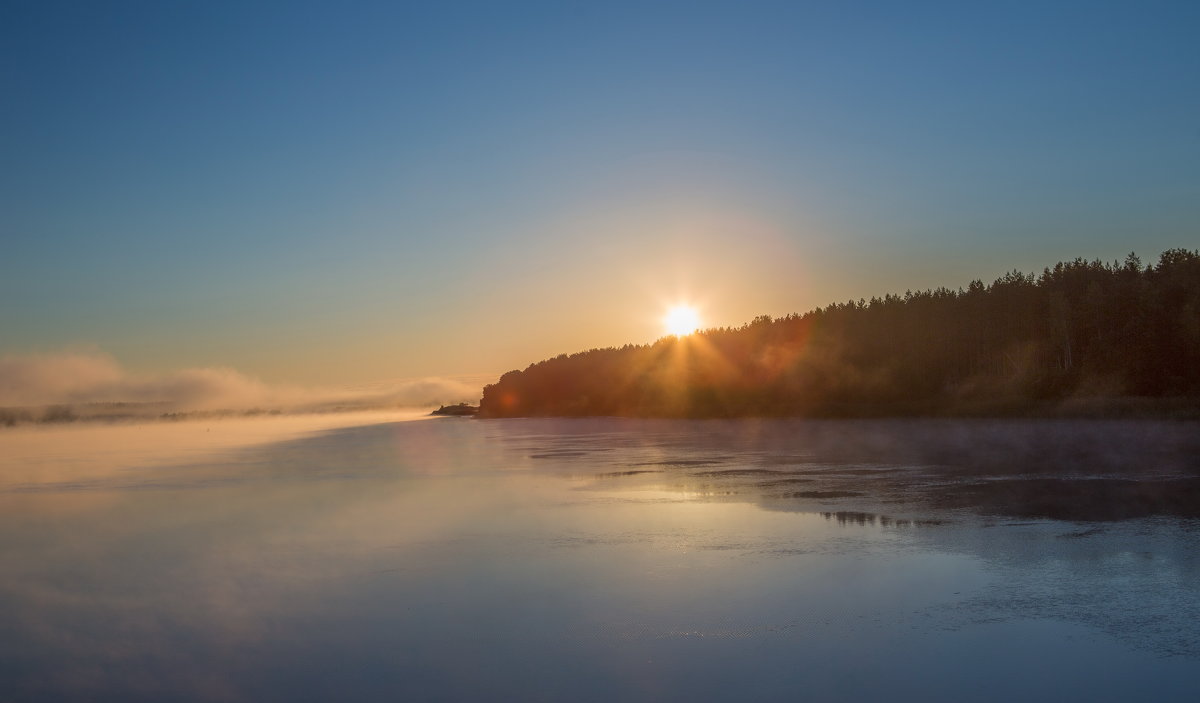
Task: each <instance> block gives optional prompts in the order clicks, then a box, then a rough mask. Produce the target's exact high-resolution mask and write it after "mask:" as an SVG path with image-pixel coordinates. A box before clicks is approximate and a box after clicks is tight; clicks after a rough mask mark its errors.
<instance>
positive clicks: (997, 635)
mask: <svg viewBox="0 0 1200 703" xmlns="http://www.w3.org/2000/svg"><path fill="white" fill-rule="evenodd" d="M230 422H232V421H230ZM245 422H253V421H250V420H248V421H245ZM259 427H261V426H259ZM108 429H111V430H113V431H116V429H117V428H108ZM234 429H235V428H234V427H233V426H231V425H225V426H221V427H217V430H218V432H219V433H220V432H224V433H226V434H237V432H235V431H234ZM300 429H301V430H306V431H304V432H299V431H293V432H292V433H291V434H288V435H286V438H283V439H280V441H267V440H268V439H269V438H268V437H265V436H259V437H256V438H255V441H249V442H247V441H237V442H224V443H222V442H215V443H209V444H205V443H203V442H192V443H191V444H190V445H188V446H184V445H185V444H186V443H182V442H180V441H179V440H178V439H175V440H170V441H168V442H167V444H168V445H171V444H174V446H177V447H181V448H180V449H178V450H177V451H175V452H174V453H171V452H164V451H160V450H156V451H154V452H149V453H148V452H147V450H146V449H145V447H146V446H158V445H156V443H155V442H156V441H155V439H154V437H155V433H156V432H160V433H161V432H165V431H166V430H162V429H155V428H154V427H152V426H151V427H149V428H143V430H142V432H143V435H144V437H143V439H142V440H141V444H140V445H139V442H137V441H133V440H127V441H126V445H124V446H126V449H122V448H121V447H116V446H110V447H109V449H107V450H105V451H103V452H100V451H97V450H95V448H94V445H86V444H80V445H79V446H91V447H92V449H91V450H89V451H88V452H84V453H83V454H82V455H80V453H79V452H73V450H72V447H73V446H75V445H73V444H72V443H71V442H70V439H69V432H67V431H66V430H64V431H63V433H60V434H59V435H54V436H53V437H52V439H53V441H45V442H43V443H42V444H41V445H38V444H37V441H36V440H30V439H28V438H25V439H22V440H21V441H22V442H24V444H22V445H21V447H22V448H21V450H20V452H16V451H10V452H8V453H7V454H6V457H7V458H6V459H5V460H4V461H3V462H2V463H0V472H2V475H0V567H2V568H3V573H4V578H3V579H2V580H0V681H3V682H4V686H3V690H4V691H5V697H6V699H12V700H46V699H78V700H112V701H117V700H121V701H126V700H164V699H171V700H235V701H236V700H328V699H331V698H334V697H343V698H345V697H353V698H355V699H366V700H372V699H388V700H396V699H407V700H463V699H501V698H510V699H514V700H518V699H519V700H564V699H575V700H614V699H621V700H727V699H735V698H736V699H743V700H779V699H781V698H797V697H799V698H805V699H813V700H822V699H823V700H831V699H832V700H838V699H840V700H851V699H853V700H858V699H863V698H867V697H879V696H885V697H887V698H888V699H891V700H950V699H964V700H965V699H970V700H1012V699H1017V698H1020V699H1025V700H1051V699H1056V700H1064V699H1065V700H1129V699H1134V698H1139V699H1142V698H1147V697H1150V696H1153V697H1156V698H1159V699H1165V700H1185V699H1186V700H1191V698H1192V695H1193V694H1194V693H1193V692H1194V690H1195V686H1196V685H1197V683H1200V679H1198V674H1197V672H1198V671H1200V625H1198V624H1197V623H1200V597H1198V596H1200V592H1198V591H1200V557H1197V554H1200V552H1198V550H1197V547H1200V526H1198V525H1197V520H1196V515H1197V513H1196V510H1195V502H1194V501H1193V499H1192V495H1193V494H1192V493H1191V491H1193V490H1194V483H1193V482H1194V481H1195V480H1196V475H1197V473H1198V471H1197V465H1196V461H1197V456H1200V452H1197V451H1196V442H1197V440H1196V437H1197V436H1198V433H1197V432H1196V429H1197V428H1196V426H1195V425H1188V424H1184V423H1132V424H1131V423H1109V422H1015V421H1014V422H1004V423H983V422H957V421H956V422H941V421H912V422H878V421H876V422H806V421H796V420H777V421H736V422H734V421H633V420H617V419H596V420H502V421H501V420H497V421H474V420H465V419H454V418H446V419H437V420H421V421H407V422H390V423H383V424H371V425H363V426H357V427H340V428H335V429H325V430H321V431H313V428H312V427H306V428H300ZM196 430H197V428H191V429H189V430H186V431H192V432H194V431H196ZM89 431H95V432H99V431H100V429H94V430H89ZM174 431H176V432H180V431H184V430H179V429H178V428H177V429H176V430H174ZM238 431H239V432H241V434H238V436H239V437H246V436H252V437H253V436H254V431H253V430H246V429H244V428H243V429H242V430H238ZM266 434H268V435H269V434H270V433H266ZM14 436H15V435H7V436H0V447H2V446H4V445H3V443H4V442H9V443H10V444H9V446H10V447H11V446H14V444H13V443H14V442H15V440H13V437H14ZM276 436H278V435H276ZM139 446H141V447H142V448H140V449H139ZM89 456H90V457H92V458H91V459H89ZM13 457H16V459H14V458H13Z"/></svg>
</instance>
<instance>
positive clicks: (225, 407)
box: [0, 352, 483, 425]
mask: <svg viewBox="0 0 1200 703" xmlns="http://www.w3.org/2000/svg"><path fill="white" fill-rule="evenodd" d="M474 381H475V379H473V378H470V377H467V378H458V379H454V378H417V379H397V380H394V381H388V382H383V383H378V384H374V385H372V386H366V387H357V388H336V387H304V386H296V385H279V384H268V383H264V382H263V381H261V380H259V379H257V378H254V377H252V376H248V375H246V374H244V373H241V372H239V371H237V370H236V369H232V368H227V367H204V368H190V369H181V370H177V371H171V372H166V373H157V374H139V373H134V372H131V371H129V370H128V369H125V368H124V367H122V366H121V364H120V363H119V362H118V361H117V360H116V359H114V358H113V357H112V356H110V355H107V354H104V353H102V352H61V353H50V354H30V355H10V356H5V357H0V424H10V425H11V424H15V423H16V422H38V421H61V420H71V419H87V418H101V417H105V418H125V417H153V416H169V417H179V416H186V415H187V414H190V413H215V412H230V413H238V412H249V411H255V412H280V413H286V412H329V411H343V410H366V409H378V408H392V407H427V406H435V405H438V404H442V403H456V402H460V401H468V402H472V403H473V402H475V401H477V400H478V399H479V396H480V389H481V387H482V385H483V380H480V381H479V382H478V383H475V382H474Z"/></svg>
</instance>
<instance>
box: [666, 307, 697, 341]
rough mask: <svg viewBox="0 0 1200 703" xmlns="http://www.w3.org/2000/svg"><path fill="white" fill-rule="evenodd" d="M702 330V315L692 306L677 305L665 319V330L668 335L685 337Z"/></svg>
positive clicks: (668, 312) (669, 311)
mask: <svg viewBox="0 0 1200 703" xmlns="http://www.w3.org/2000/svg"><path fill="white" fill-rule="evenodd" d="M699 328H700V315H699V314H698V313H697V312H696V309H695V308H693V307H691V306H690V305H676V306H674V307H672V308H671V309H670V310H668V311H667V314H666V316H665V317H663V329H664V330H665V331H666V333H667V334H673V335H675V336H676V337H684V336H687V335H689V334H691V333H693V332H695V331H696V330H697V329H699Z"/></svg>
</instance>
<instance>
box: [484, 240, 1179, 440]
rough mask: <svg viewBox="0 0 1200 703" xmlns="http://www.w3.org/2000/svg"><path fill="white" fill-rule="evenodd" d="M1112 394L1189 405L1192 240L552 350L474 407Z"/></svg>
mask: <svg viewBox="0 0 1200 703" xmlns="http://www.w3.org/2000/svg"><path fill="white" fill-rule="evenodd" d="M1114 399H1124V400H1125V401H1127V403H1128V402H1152V403H1153V404H1156V406H1158V407H1166V406H1170V407H1175V408H1182V409H1184V410H1185V411H1189V412H1192V413H1195V411H1196V409H1197V408H1198V407H1200V252H1196V251H1190V250H1186V249H1171V250H1168V251H1166V252H1164V253H1163V254H1162V255H1161V256H1160V257H1159V260H1158V262H1157V263H1156V264H1152V265H1149V266H1145V265H1143V264H1142V262H1141V260H1140V259H1139V258H1138V257H1137V256H1136V255H1134V254H1132V253H1131V254H1130V255H1129V256H1128V257H1126V259H1125V260H1124V261H1123V262H1111V263H1104V262H1101V261H1099V260H1093V261H1086V260H1084V259H1081V258H1080V259H1075V260H1074V261H1071V262H1065V263H1064V262H1060V263H1058V264H1056V265H1055V266H1054V267H1052V268H1046V269H1044V270H1043V271H1042V273H1041V274H1040V275H1034V274H1024V273H1021V272H1020V271H1011V272H1009V273H1006V274H1004V275H1003V276H1000V277H999V278H997V279H996V280H995V281H993V282H992V283H991V284H990V285H985V284H984V283H983V282H982V281H979V280H976V281H972V282H971V283H970V284H969V285H968V286H967V287H966V288H965V289H963V288H959V289H957V290H952V289H949V288H944V287H943V288H937V289H935V290H923V291H916V292H913V291H908V292H906V293H904V294H903V295H895V294H889V295H886V296H884V297H882V298H880V297H875V298H871V299H870V300H865V299H860V300H857V301H855V300H851V301H848V302H845V303H835V304H832V305H829V306H827V307H823V308H818V309H815V310H811V311H809V312H806V313H803V314H791V315H787V316H785V317H782V318H777V319H775V318H772V317H770V316H767V315H762V316H759V317H756V318H755V319H754V320H752V321H751V322H749V323H747V324H744V325H742V326H740V327H725V328H716V329H709V330H705V331H702V332H698V333H695V334H693V335H688V336H686V337H682V338H675V337H665V338H663V339H660V340H658V341H657V342H654V343H652V344H646V345H629V344H627V345H625V346H623V347H610V348H606V349H592V350H589V351H585V352H581V353H578V354H571V355H566V354H563V355H560V356H557V357H555V358H553V359H548V360H545V361H542V362H539V363H535V364H532V365H531V366H529V367H528V368H526V369H525V370H524V371H510V372H509V373H506V374H504V375H503V376H501V377H500V379H499V381H498V382H496V383H494V384H491V385H489V386H487V387H485V388H484V391H483V398H482V400H481V403H480V415H481V416H484V417H514V416H531V415H554V416H559V415H568V416H569V415H627V416H657V417H739V416H769V415H810V416H864V415H903V414H996V413H1020V412H1027V411H1037V410H1045V409H1047V408H1059V409H1061V408H1068V407H1075V408H1076V409H1080V408H1086V407H1090V406H1089V403H1090V404H1092V406H1094V405H1096V404H1097V403H1100V404H1103V402H1102V401H1113V400H1114ZM1134 399H1142V400H1141V401H1135V400H1134ZM1072 403H1073V404H1074V406H1072V405H1070V404H1072ZM1109 407H1113V405H1112V403H1109ZM1189 409H1190V410H1189Z"/></svg>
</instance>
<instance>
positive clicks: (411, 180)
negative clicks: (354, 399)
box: [0, 0, 1200, 383]
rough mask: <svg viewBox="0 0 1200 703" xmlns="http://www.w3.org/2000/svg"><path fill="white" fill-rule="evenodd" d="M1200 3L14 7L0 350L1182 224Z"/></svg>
mask: <svg viewBox="0 0 1200 703" xmlns="http://www.w3.org/2000/svg"><path fill="white" fill-rule="evenodd" d="M1198 36H1200V3H1196V2H1194V1H1193V2H1178V3H1155V2H1144V1H1143V2H1128V3H1104V2H1080V3H1046V2H1031V3H1015V2H1014V3H1007V2H1005V3H963V2H946V3H919V2H895V3H860V2H823V3H802V2H785V3H753V2H735V3H703V2H685V3H640V2H639V3H630V4H622V3H617V2H591V3H570V2H548V3H544V4H525V3H516V2H488V3H481V4H473V3H459V2H444V3H443V2H431V3H426V4H415V3H398V2H381V3H335V2H327V3H301V2H286V3H279V4H275V5H272V4H268V3H263V2H255V3H241V2H229V3H218V2H161V1H155V0H147V1H146V2H138V3H118V2H105V3H97V2H80V3H57V2H46V1H40V0H39V1H36V2H12V1H9V2H5V3H3V5H2V6H0V52H2V53H0V88H2V90H3V98H2V100H3V103H2V104H3V109H2V110H0V158H2V162H3V169H0V246H2V249H0V355H2V354H29V353H49V352H55V351H59V350H63V349H78V348H84V349H87V348H92V349H95V348H98V349H100V350H103V351H105V352H108V353H111V354H113V355H114V356H115V357H116V358H117V359H119V360H120V361H121V362H123V363H124V364H126V365H127V366H129V367H130V368H131V369H135V370H139V371H145V372H153V371H162V370H167V369H174V368H179V367H186V366H231V367H235V368H237V369H240V370H241V371H244V372H247V373H250V374H252V375H255V376H258V377H261V378H263V379H264V380H267V381H272V382H274V381H286V382H296V383H342V382H345V383H352V382H353V383H357V382H366V381H371V380H377V379H384V378H391V377H404V376H418V375H436V374H459V373H479V372H485V373H490V372H497V373H498V372H503V371H505V370H508V369H511V368H523V367H524V366H526V365H527V364H528V363H530V362H532V361H536V360H540V359H542V358H545V357H548V356H553V355H556V354H559V353H562V352H573V351H579V350H583V349H586V348H589V347H596V346H610V345H620V344H624V343H626V342H639V343H640V342H647V341H651V340H653V339H654V338H656V337H658V336H659V335H660V334H661V326H660V322H659V320H660V318H661V316H662V313H663V311H664V307H665V305H666V304H667V303H668V302H670V301H674V300H676V299H688V300H692V301H695V302H697V303H698V304H699V305H700V307H701V310H702V314H703V316H704V322H705V323H706V324H708V325H737V324H741V323H743V322H746V321H748V320H749V319H751V318H752V317H754V316H755V315H759V314H763V313H767V314H772V315H781V314H785V313H788V312H802V311H804V310H807V309H809V308H812V307H814V306H817V305H823V304H826V303H829V302H832V301H835V300H839V301H840V300H846V299H848V298H855V299H857V298H859V297H870V296H872V295H876V294H883V293H887V292H903V291H904V290H905V289H909V288H912V289H917V288H925V287H931V286H938V285H948V286H952V287H957V286H960V285H965V284H966V283H967V282H969V281H970V280H971V279H972V278H977V277H978V278H983V279H985V280H988V281H990V280H992V279H994V278H995V277H996V276H998V275H1000V274H1001V273H1003V272H1004V271H1007V270H1011V269H1013V268H1019V269H1022V270H1026V271H1029V270H1035V269H1036V270H1040V268H1041V267H1042V266H1043V265H1046V264H1052V263H1054V262H1055V261H1058V260H1060V259H1064V258H1067V259H1069V258H1074V257H1075V256H1084V257H1087V258H1096V257H1099V258H1102V259H1106V260H1111V259H1116V258H1123V257H1124V255H1125V254H1126V253H1128V252H1129V251H1130V250H1136V251H1137V252H1138V253H1139V254H1141V255H1142V256H1143V258H1144V259H1146V260H1151V259H1154V258H1156V257H1157V256H1158V254H1159V252H1161V251H1162V250H1163V249H1165V248H1169V247H1179V246H1182V247H1188V248H1195V247H1197V245H1200V41H1198V40H1197V37H1198Z"/></svg>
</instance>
